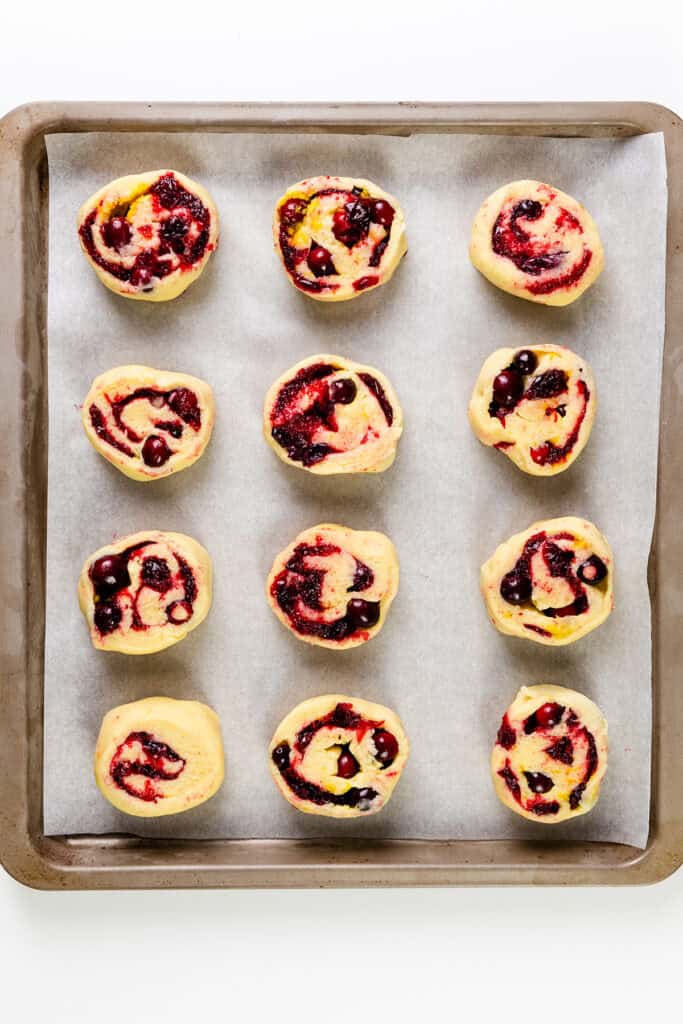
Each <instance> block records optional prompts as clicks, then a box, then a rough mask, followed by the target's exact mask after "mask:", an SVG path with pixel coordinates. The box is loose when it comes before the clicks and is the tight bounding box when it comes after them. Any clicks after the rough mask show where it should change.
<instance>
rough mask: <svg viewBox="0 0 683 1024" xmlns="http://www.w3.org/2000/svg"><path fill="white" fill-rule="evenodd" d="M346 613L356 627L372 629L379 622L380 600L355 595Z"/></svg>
mask: <svg viewBox="0 0 683 1024" xmlns="http://www.w3.org/2000/svg"><path fill="white" fill-rule="evenodd" d="M346 615H347V617H348V619H349V621H350V623H351V625H352V626H353V628H354V629H370V628H371V627H372V626H376V625H377V623H378V622H379V601H364V600H363V598H362V597H354V598H353V599H352V600H351V601H349V603H348V604H347V606H346Z"/></svg>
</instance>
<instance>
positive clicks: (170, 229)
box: [78, 170, 218, 302]
mask: <svg viewBox="0 0 683 1024" xmlns="http://www.w3.org/2000/svg"><path fill="white" fill-rule="evenodd" d="M78 237H79V238H80V241H81V246H82V248H83V252H84V253H85V255H86V256H87V258H88V261H89V262H90V265H91V266H92V268H93V270H94V271H95V273H96V274H97V276H98V277H99V279H100V281H101V282H102V284H105V285H106V286H107V288H110V289H111V291H113V292H116V294H117V295H124V296H125V297H126V298H128V299H146V300H148V301H149V302H163V301H165V300H166V299H175V298H176V297H177V296H178V295H180V294H181V293H182V292H184V291H185V289H186V288H187V287H188V285H190V284H192V282H193V281H196V280H197V278H198V277H199V275H200V274H201V272H202V270H203V269H204V267H205V266H206V263H207V261H208V259H209V256H210V255H211V253H212V252H213V251H214V249H215V248H216V246H217V245H218V213H217V211H216V207H215V206H214V203H213V200H212V199H211V196H210V195H209V193H208V192H207V191H206V189H204V188H202V186H201V185H199V184H197V182H196V181H192V180H191V179H190V178H186V177H185V175H184V174H180V172H179V171H167V170H162V171H144V172H143V173H141V174H128V175H126V176H125V177H124V178H117V179H116V180H115V181H111V182H110V183H109V184H108V185H105V186H104V188H101V189H100V190H99V191H98V192H96V193H95V194H94V195H93V196H91V197H90V199H87V200H86V202H85V203H83V206H82V207H81V209H80V210H79V213H78Z"/></svg>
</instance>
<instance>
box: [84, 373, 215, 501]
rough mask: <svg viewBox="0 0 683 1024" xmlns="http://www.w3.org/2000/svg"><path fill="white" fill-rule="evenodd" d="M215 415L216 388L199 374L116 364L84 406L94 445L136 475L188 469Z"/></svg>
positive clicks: (144, 476)
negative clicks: (214, 394)
mask: <svg viewBox="0 0 683 1024" xmlns="http://www.w3.org/2000/svg"><path fill="white" fill-rule="evenodd" d="M214 419H215V406H214V400H213V392H212V391H211V388H210V387H209V385H208V384H207V383H206V382H205V381H203V380H200V379H199V378H198V377H190V376H189V374H186V373H170V372H168V371H166V370H155V369H153V368H152V367H151V366H116V367H114V369H112V370H108V371H107V372H106V373H103V374H102V375H101V376H99V377H97V378H96V379H95V380H94V381H93V383H92V385H91V387H90V391H89V392H88V394H87V395H86V397H85V400H84V402H83V406H82V409H81V420H82V423H83V429H84V430H85V433H86V435H87V437H88V440H89V441H90V443H91V444H92V446H93V448H95V450H96V451H98V452H99V453H100V455H103V456H104V458H105V459H106V460H107V461H108V462H111V463H112V465H114V466H116V468H117V469H120V470H121V472H122V473H125V475H126V476H129V477H131V478H132V479H133V480H143V481H145V480H157V479H159V478H160V477H164V476H169V475H170V474H171V473H177V472H179V471H180V470H181V469H187V467H188V466H191V465H192V464H193V463H194V462H196V461H197V459H198V458H199V457H200V456H201V455H202V453H203V451H204V449H205V448H206V446H207V444H208V442H209V438H210V437H211V431H212V430H213V424H214Z"/></svg>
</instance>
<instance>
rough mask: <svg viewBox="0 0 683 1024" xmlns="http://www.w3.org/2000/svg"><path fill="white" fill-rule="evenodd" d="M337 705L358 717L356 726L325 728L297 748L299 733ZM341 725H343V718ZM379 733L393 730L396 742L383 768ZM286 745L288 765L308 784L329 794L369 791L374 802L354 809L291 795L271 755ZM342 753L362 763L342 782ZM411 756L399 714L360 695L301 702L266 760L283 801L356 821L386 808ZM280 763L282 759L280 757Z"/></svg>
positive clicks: (278, 731) (274, 740)
mask: <svg viewBox="0 0 683 1024" xmlns="http://www.w3.org/2000/svg"><path fill="white" fill-rule="evenodd" d="M338 705H343V708H342V716H343V715H345V714H350V715H358V716H359V722H358V724H357V725H355V726H349V725H347V726H344V725H339V724H335V723H334V722H332V723H329V724H326V725H324V726H323V727H322V728H320V729H318V730H317V731H315V732H314V735H313V737H312V739H310V742H308V744H305V745H304V747H303V750H300V749H297V746H296V741H297V736H298V735H299V733H300V732H301V730H302V729H304V728H305V727H306V726H309V725H311V724H312V723H314V722H317V721H319V720H320V719H323V718H325V717H326V716H327V715H329V714H330V713H334V711H335V708H337V706H338ZM340 721H343V717H342V718H341V719H340ZM365 723H368V724H365ZM379 729H383V730H386V731H388V732H390V733H391V734H392V735H393V736H394V737H395V739H396V741H397V743H398V752H397V755H396V757H395V758H394V760H393V761H392V762H391V763H390V764H387V765H385V766H383V765H382V763H381V761H380V760H378V758H377V752H378V751H377V748H376V747H375V743H374V740H373V733H374V732H375V731H376V730H379ZM283 744H287V745H288V747H289V748H290V753H289V767H290V768H291V769H292V770H293V771H294V772H296V774H297V775H298V776H300V777H301V778H303V779H304V780H305V781H307V782H309V783H312V784H313V785H314V786H317V787H319V788H320V789H322V790H324V791H325V792H327V793H331V794H335V795H342V794H344V793H348V792H349V791H350V790H352V789H357V790H367V789H370V790H372V791H374V793H376V794H377V795H376V796H373V797H372V798H371V799H363V798H362V797H361V798H360V799H359V800H358V802H357V803H356V804H355V806H351V805H346V804H334V803H315V802H314V801H313V800H307V799H302V798H301V796H299V795H298V794H296V793H294V792H293V791H292V789H291V787H290V786H289V785H288V784H287V781H286V779H285V778H284V777H283V774H282V772H281V771H280V770H279V769H278V767H277V765H276V763H275V761H274V760H273V751H275V750H277V749H278V748H281V747H282V745H283ZM342 751H348V752H349V753H350V754H351V755H352V756H353V757H354V758H355V759H356V762H357V764H358V771H357V773H356V774H354V775H353V776H352V777H351V778H342V777H340V776H339V774H338V765H339V755H340V753H341V752H342ZM408 753H409V744H408V737H407V736H406V734H405V731H404V729H403V726H402V724H401V722H400V720H399V718H398V716H397V715H396V714H395V713H394V712H393V711H391V710H390V709H389V708H385V707H383V706H382V705H381V704H373V703H372V702H371V701H368V700H360V699H358V698H356V697H345V696H343V695H342V694H326V695H325V696H322V697H312V698H311V699H310V700H305V701H303V703H301V704H299V705H297V707H295V708H294V710H293V711H290V713H289V714H288V715H287V717H286V718H284V719H283V720H282V722H280V724H279V726H278V727H277V729H276V730H275V734H274V736H273V738H272V740H271V743H270V748H269V758H268V762H269V765H270V771H271V774H272V776H273V779H274V781H275V785H276V786H277V788H278V789H279V790H280V792H281V793H282V795H283V796H284V798H285V800H288V801H289V803H290V804H291V805H292V806H293V807H296V809H297V810H299V811H303V812H304V813H305V814H319V815H323V816H325V817H329V818H357V817H367V816H368V815H369V814H376V813H377V811H380V810H381V809H382V807H384V805H385V804H386V803H387V801H388V800H389V798H390V797H391V794H392V792H393V790H394V787H395V785H396V783H397V782H398V780H399V777H400V775H401V772H402V771H403V769H404V767H405V764H406V761H407V759H408ZM276 760H279V759H278V758H277V755H276Z"/></svg>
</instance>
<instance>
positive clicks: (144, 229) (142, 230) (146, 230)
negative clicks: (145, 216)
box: [138, 224, 152, 238]
mask: <svg viewBox="0 0 683 1024" xmlns="http://www.w3.org/2000/svg"><path fill="white" fill-rule="evenodd" d="M138 234H140V235H142V237H143V238H151V237H152V225H151V224H141V225H140V227H139V228H138Z"/></svg>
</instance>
